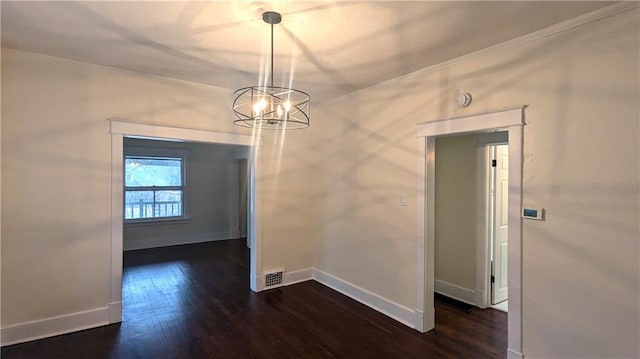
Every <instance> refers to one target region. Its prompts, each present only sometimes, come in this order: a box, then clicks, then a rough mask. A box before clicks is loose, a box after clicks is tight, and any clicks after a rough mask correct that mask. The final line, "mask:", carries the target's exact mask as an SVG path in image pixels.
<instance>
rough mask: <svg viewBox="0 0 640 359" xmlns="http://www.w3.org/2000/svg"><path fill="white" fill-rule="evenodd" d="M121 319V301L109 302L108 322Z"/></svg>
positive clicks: (115, 321)
mask: <svg viewBox="0 0 640 359" xmlns="http://www.w3.org/2000/svg"><path fill="white" fill-rule="evenodd" d="M121 321H122V302H113V303H109V324H113V323H120V322H121Z"/></svg>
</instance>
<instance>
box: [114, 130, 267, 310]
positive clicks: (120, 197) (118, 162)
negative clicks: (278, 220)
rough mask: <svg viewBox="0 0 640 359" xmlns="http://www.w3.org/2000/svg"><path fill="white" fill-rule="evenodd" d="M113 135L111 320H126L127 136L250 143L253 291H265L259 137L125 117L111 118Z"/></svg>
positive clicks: (250, 239)
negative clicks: (125, 164) (263, 282)
mask: <svg viewBox="0 0 640 359" xmlns="http://www.w3.org/2000/svg"><path fill="white" fill-rule="evenodd" d="M109 125H110V130H109V133H110V134H111V244H110V245H111V261H110V265H111V270H110V285H109V288H110V296H109V301H110V305H109V309H110V310H109V323H117V322H121V321H122V257H123V222H124V220H123V218H124V209H123V206H124V187H123V186H124V182H123V181H124V178H123V177H124V176H123V172H124V171H123V168H124V167H123V166H124V164H123V162H124V147H123V146H124V138H125V137H134V138H145V139H155V140H168V141H177V142H183V141H188V142H204V143H219V144H229V145H241V146H248V147H249V148H250V154H249V159H248V161H249V164H248V166H249V168H248V170H249V175H248V178H249V188H248V192H249V199H250V201H249V202H248V203H247V208H248V209H249V218H248V221H247V222H248V223H247V225H248V233H247V234H248V240H249V241H251V243H252V246H251V249H250V253H251V254H250V256H251V258H250V286H251V290H253V291H254V292H258V291H260V290H262V286H261V285H260V284H261V283H259V281H258V279H259V277H260V276H259V275H258V274H259V273H261V272H262V200H261V197H262V188H261V182H260V181H259V180H258V179H259V178H261V174H260V166H259V160H258V152H259V148H260V144H259V143H260V141H259V138H258V137H256V136H252V135H240V134H232V133H222V132H213V131H205V130H195V129H189V128H180V127H169V126H158V125H152V124H142V123H135V122H130V121H126V120H121V119H111V118H110V119H109Z"/></svg>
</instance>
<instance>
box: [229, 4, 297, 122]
mask: <svg viewBox="0 0 640 359" xmlns="http://www.w3.org/2000/svg"><path fill="white" fill-rule="evenodd" d="M262 20H263V21H264V22H266V23H267V24H270V25H271V73H270V74H269V79H270V80H271V82H270V85H269V86H260V85H258V86H251V87H243V88H241V89H239V90H236V91H235V92H234V93H233V96H234V101H233V113H234V114H235V116H236V119H235V120H234V121H233V123H235V124H236V125H238V126H242V127H251V128H264V129H271V130H277V129H283V130H290V129H300V128H306V127H309V94H307V93H306V92H303V91H300V90H296V89H293V88H288V87H278V86H274V85H273V25H275V24H279V23H280V21H282V16H281V15H280V14H279V13H277V12H274V11H267V12H265V13H263V14H262Z"/></svg>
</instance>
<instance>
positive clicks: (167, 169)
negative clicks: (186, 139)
mask: <svg viewBox="0 0 640 359" xmlns="http://www.w3.org/2000/svg"><path fill="white" fill-rule="evenodd" d="M124 177H125V186H126V187H151V186H182V159H181V158H149V157H133V156H127V157H126V158H125V176H124Z"/></svg>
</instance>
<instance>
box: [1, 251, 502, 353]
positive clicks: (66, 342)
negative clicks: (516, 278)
mask: <svg viewBox="0 0 640 359" xmlns="http://www.w3.org/2000/svg"><path fill="white" fill-rule="evenodd" d="M248 256H249V254H248V251H247V249H246V247H245V241H244V240H230V241H223V242H213V243H203V244H195V245H188V246H176V247H167V248H158V249H150V250H141V251H133V252H126V253H125V256H124V274H123V322H122V323H121V324H114V325H109V326H105V327H101V328H96V329H90V330H85V331H82V332H77V333H72V334H66V335H61V336H58V337H53V338H48V339H43V340H38V341H34V342H30V343H23V344H17V345H13V346H9V347H4V348H2V358H3V359H11V358H91V359H93V358H449V357H452V358H503V357H506V346H507V345H506V337H507V333H506V327H507V316H506V314H505V313H502V312H499V311H496V310H493V309H485V310H481V309H474V310H471V311H470V312H466V311H465V310H464V309H465V308H461V307H459V306H457V305H455V303H450V302H448V301H444V300H442V299H437V300H436V329H435V330H433V331H431V332H429V333H426V334H420V333H418V332H417V331H415V330H413V329H410V328H408V327H406V326H404V325H402V324H400V323H398V322H396V321H394V320H392V319H389V318H388V317H386V316H384V315H383V314H380V313H378V312H376V311H374V310H372V309H370V308H368V307H366V306H364V305H362V304H360V303H358V302H356V301H354V300H352V299H350V298H348V297H346V296H344V295H342V294H340V293H338V292H335V291H333V290H332V289H329V288H327V287H325V286H323V285H321V284H319V283H316V282H314V281H309V282H304V283H300V284H296V285H292V286H288V287H285V288H279V289H273V290H270V291H267V292H263V293H259V294H256V293H253V292H251V291H250V290H249V283H248V277H249V275H248V273H249V268H248Z"/></svg>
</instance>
